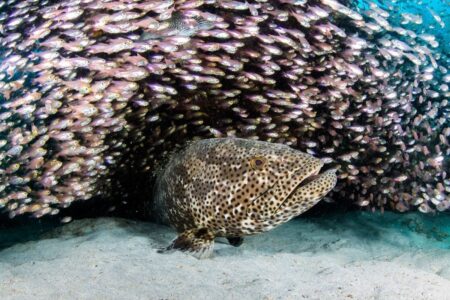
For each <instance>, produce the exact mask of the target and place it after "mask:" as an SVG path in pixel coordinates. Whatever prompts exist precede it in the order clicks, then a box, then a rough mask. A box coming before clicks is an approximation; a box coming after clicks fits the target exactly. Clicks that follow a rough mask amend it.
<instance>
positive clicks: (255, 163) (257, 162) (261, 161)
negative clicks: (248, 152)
mask: <svg viewBox="0 0 450 300" xmlns="http://www.w3.org/2000/svg"><path fill="white" fill-rule="evenodd" d="M265 164H266V159H265V158H264V157H253V158H252V159H251V160H250V167H251V168H252V169H254V170H256V169H261V168H262V167H263V166H264V165H265Z"/></svg>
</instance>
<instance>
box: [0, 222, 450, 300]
mask: <svg viewBox="0 0 450 300" xmlns="http://www.w3.org/2000/svg"><path fill="white" fill-rule="evenodd" d="M394 217H395V216H394ZM355 219H356V220H355ZM383 222H387V221H381V224H382V223H383ZM421 222H422V221H421V220H420V218H416V217H415V216H413V217H411V218H410V220H409V221H408V222H406V223H402V224H403V225H402V224H400V223H398V222H397V223H396V224H394V225H390V226H382V227H380V226H378V223H377V221H376V218H368V219H364V218H363V217H356V218H343V219H342V218H336V219H329V220H326V222H317V221H316V220H314V219H313V220H311V219H297V220H293V221H291V222H289V223H287V224H285V225H283V226H280V227H278V228H277V229H275V230H273V231H271V232H268V233H265V234H261V235H257V236H252V237H246V238H245V241H244V243H243V244H242V246H240V247H238V248H235V247H232V246H230V245H228V244H227V242H226V240H221V239H218V240H217V242H216V245H215V251H214V257H213V258H211V259H204V260H198V259H196V258H193V257H191V256H188V255H186V254H184V253H179V252H176V253H171V254H158V253H156V249H157V248H160V247H162V246H165V245H168V244H169V243H170V241H171V240H172V239H173V238H174V237H175V233H174V231H173V230H171V229H170V228H168V227H165V226H160V225H156V224H152V223H144V222H135V221H129V220H124V219H114V218H101V219H95V220H94V219H84V220H76V221H73V222H72V223H70V224H67V225H65V226H63V227H59V228H56V229H53V230H51V231H49V232H46V233H45V234H43V235H42V236H40V237H39V239H38V240H34V241H27V242H24V243H20V244H15V245H13V246H11V247H8V248H6V249H3V250H2V251H1V252H0V299H2V300H6V299H27V300H28V299H433V300H439V299H450V239H449V238H448V236H447V235H446V234H445V233H439V232H437V233H436V232H433V230H434V229H435V228H434V229H433V230H432V231H429V232H427V231H426V226H425V227H424V226H422V225H421ZM399 224H400V225H399ZM405 224H406V225H405ZM417 228H419V229H420V230H417ZM424 228H425V229H424ZM412 229H414V230H412ZM3 233H4V232H3ZM0 234H2V232H0Z"/></svg>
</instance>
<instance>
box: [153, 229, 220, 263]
mask: <svg viewBox="0 0 450 300" xmlns="http://www.w3.org/2000/svg"><path fill="white" fill-rule="evenodd" d="M214 237H215V236H214V234H212V233H211V232H210V231H209V230H208V229H206V228H196V229H189V230H186V231H184V232H182V233H181V234H179V235H178V237H177V238H176V239H175V240H173V241H172V243H171V244H170V245H169V246H167V247H166V248H163V249H159V250H158V253H168V252H172V251H174V250H179V251H182V252H186V253H189V254H191V255H192V256H194V257H196V258H198V259H203V258H209V257H211V256H212V253H213V248H214Z"/></svg>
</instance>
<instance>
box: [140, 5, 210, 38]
mask: <svg viewBox="0 0 450 300" xmlns="http://www.w3.org/2000/svg"><path fill="white" fill-rule="evenodd" d="M167 22H168V25H167V26H166V27H164V28H163V29H158V30H151V31H145V32H144V33H143V34H142V35H141V36H140V38H139V40H140V41H148V40H160V39H164V38H166V37H169V36H187V37H190V36H193V35H195V34H196V33H197V32H199V31H201V30H209V29H211V28H213V27H214V23H213V22H211V21H208V20H206V19H204V18H202V17H197V16H195V17H192V18H184V17H183V16H182V15H181V14H180V13H177V12H175V13H173V14H172V17H171V18H170V19H169V20H167Z"/></svg>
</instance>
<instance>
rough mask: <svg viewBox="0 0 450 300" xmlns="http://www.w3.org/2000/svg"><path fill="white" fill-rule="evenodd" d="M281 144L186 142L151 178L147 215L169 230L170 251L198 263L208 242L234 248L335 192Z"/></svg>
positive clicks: (309, 160) (308, 161) (303, 157)
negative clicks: (173, 231)
mask: <svg viewBox="0 0 450 300" xmlns="http://www.w3.org/2000/svg"><path fill="white" fill-rule="evenodd" d="M322 166H323V162H322V161H321V160H320V159H318V158H315V157H313V156H311V155H309V154H306V153H303V152H300V151H297V150H294V149H292V148H290V147H288V146H286V145H281V144H274V143H268V142H262V141H255V140H246V139H239V138H216V139H206V140H200V141H196V142H192V143H191V144H189V145H188V146H186V147H185V148H184V149H183V150H181V151H179V152H177V153H175V154H174V155H172V156H171V158H170V159H169V161H168V163H167V165H166V166H165V167H164V168H162V169H161V171H159V172H158V174H157V179H156V183H155V190H154V201H153V204H152V213H153V215H154V217H155V219H156V221H158V222H160V223H163V224H167V225H170V226H172V227H174V228H175V229H176V230H177V232H178V237H177V238H176V239H175V240H174V241H173V242H172V243H171V244H170V245H169V246H168V247H166V248H164V249H161V250H159V252H160V253H163V252H169V251H172V250H180V251H183V252H190V253H191V254H192V255H193V256H195V257H197V258H206V257H209V256H211V254H212V252H213V245H214V239H215V238H216V237H225V238H227V239H228V241H229V242H230V244H232V245H234V246H239V245H240V244H241V243H242V241H243V236H245V235H252V234H257V233H261V232H265V231H268V230H271V229H273V228H275V227H276V226H278V225H280V224H283V223H285V222H287V221H289V220H290V219H292V218H294V217H296V216H298V215H300V214H301V213H303V212H305V211H306V210H308V209H309V208H311V207H312V206H314V205H315V204H316V203H317V202H319V200H321V199H322V198H323V197H324V196H325V195H326V194H327V193H328V192H329V191H330V190H331V189H332V188H333V187H334V186H335V185H336V180H337V179H336V174H335V170H328V171H325V172H323V173H321V174H319V171H320V169H321V168H322Z"/></svg>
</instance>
